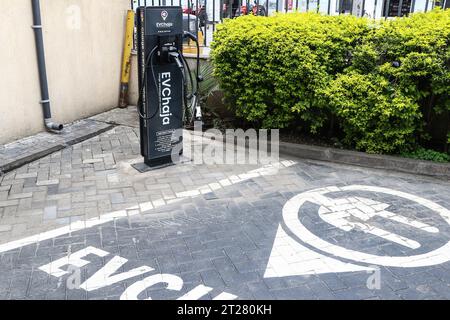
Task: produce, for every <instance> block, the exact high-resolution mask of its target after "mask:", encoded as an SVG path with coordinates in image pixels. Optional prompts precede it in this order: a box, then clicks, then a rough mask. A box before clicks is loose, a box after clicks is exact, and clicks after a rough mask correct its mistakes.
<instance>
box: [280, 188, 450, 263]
mask: <svg viewBox="0 0 450 320" xmlns="http://www.w3.org/2000/svg"><path fill="white" fill-rule="evenodd" d="M339 191H368V192H375V193H384V194H388V195H393V196H397V197H400V198H404V199H408V200H411V201H414V202H416V203H418V204H420V205H422V206H425V207H427V208H428V209H430V210H432V211H435V212H436V213H438V214H439V215H440V216H441V217H442V218H443V219H444V220H445V221H446V222H447V223H449V224H450V210H448V209H446V208H444V207H442V206H440V205H438V204H437V203H435V202H432V201H429V200H427V199H424V198H421V197H418V196H415V195H412V194H408V193H405V192H401V191H396V190H392V189H388V188H381V187H371V186H359V185H355V186H348V187H342V188H338V187H329V188H321V189H316V190H312V191H308V192H304V193H301V194H299V195H297V196H295V197H294V198H292V199H290V200H289V201H288V202H287V203H286V205H285V206H284V208H283V220H284V222H285V224H286V226H287V227H288V228H289V230H290V231H291V232H292V233H294V234H295V236H297V237H298V238H299V239H300V240H301V241H303V242H305V243H307V244H309V245H311V246H313V247H315V248H317V249H318V250H319V251H321V252H325V253H328V254H331V255H334V256H336V257H340V258H344V259H348V260H351V261H356V262H362V263H367V264H371V265H381V266H391V267H402V268H415V267H425V266H432V265H437V264H441V263H445V262H447V261H450V241H449V242H447V243H446V244H445V245H443V246H441V247H440V248H438V249H436V250H433V251H430V252H427V253H424V254H419V255H412V256H394V257H393V256H378V255H373V254H368V253H364V252H359V251H356V250H351V249H346V248H344V247H341V246H338V245H335V244H332V243H330V242H327V241H325V240H323V239H322V238H320V237H318V236H317V235H315V234H314V233H312V232H311V231H310V230H309V229H308V228H306V227H305V226H304V225H303V224H302V223H301V222H300V220H299V218H298V217H299V214H301V213H299V210H300V209H301V207H302V206H303V204H304V203H306V202H314V203H321V202H320V200H321V199H322V198H326V199H327V201H325V203H322V205H323V206H324V207H326V206H327V205H330V199H328V198H327V197H324V194H326V193H329V192H339Z"/></svg>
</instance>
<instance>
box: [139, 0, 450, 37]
mask: <svg viewBox="0 0 450 320" xmlns="http://www.w3.org/2000/svg"><path fill="white" fill-rule="evenodd" d="M438 2H439V4H438V5H440V6H441V7H443V8H448V7H450V5H449V3H450V0H438ZM435 5H436V2H435V1H434V0H131V8H132V9H133V10H135V9H136V8H138V7H139V6H181V7H182V8H183V12H184V19H185V30H187V31H189V32H192V33H195V34H200V35H201V38H202V44H203V46H209V44H210V43H211V41H212V37H213V34H214V31H215V30H216V25H217V24H218V23H221V22H222V21H223V19H225V18H236V17H239V16H242V15H248V14H253V15H259V16H269V15H271V14H274V13H276V12H286V13H287V12H293V11H299V12H307V11H309V12H320V13H323V14H328V15H339V14H351V15H356V16H360V17H362V16H366V17H370V18H374V19H375V18H387V17H395V16H403V15H407V14H409V13H412V12H417V11H422V12H427V11H430V10H431V9H433V8H434V7H435Z"/></svg>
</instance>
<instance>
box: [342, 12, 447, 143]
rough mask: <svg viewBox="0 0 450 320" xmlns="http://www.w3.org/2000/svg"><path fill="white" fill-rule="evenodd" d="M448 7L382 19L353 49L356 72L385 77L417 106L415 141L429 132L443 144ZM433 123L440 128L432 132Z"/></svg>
mask: <svg viewBox="0 0 450 320" xmlns="http://www.w3.org/2000/svg"><path fill="white" fill-rule="evenodd" d="M449 44H450V10H445V11H444V10H439V9H437V10H433V11H431V12H428V13H417V14H413V15H411V16H410V17H405V18H401V19H395V20H392V21H387V22H382V23H381V24H380V25H379V26H378V27H377V28H375V29H374V30H373V31H372V32H370V33H368V34H367V36H366V38H365V39H364V40H363V45H362V46H359V47H358V48H356V50H355V53H354V59H353V63H352V67H351V68H349V69H351V70H353V71H356V72H359V73H361V74H376V75H381V76H383V77H384V78H385V79H387V80H388V81H389V83H390V86H391V87H392V88H393V90H395V91H397V92H398V91H400V92H402V94H403V95H404V96H405V98H407V99H412V100H413V101H415V102H416V103H417V104H419V105H420V108H421V112H422V114H423V117H422V124H421V126H420V127H418V129H417V130H416V132H415V136H416V138H417V140H418V142H423V141H425V140H427V139H429V138H430V137H431V136H432V135H434V136H436V135H438V137H435V138H437V139H439V140H440V141H441V143H442V144H443V145H445V144H446V143H447V142H446V141H445V140H446V139H445V137H446V135H447V133H446V132H445V131H444V130H445V129H447V130H449V133H450V126H447V128H445V124H444V123H442V121H443V120H444V121H445V119H449V112H450V95H449V93H450V49H449ZM436 126H440V127H443V130H441V131H442V132H441V133H436V130H433V129H435V127H436Z"/></svg>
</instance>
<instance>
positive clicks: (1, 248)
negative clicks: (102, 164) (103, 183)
mask: <svg viewBox="0 0 450 320" xmlns="http://www.w3.org/2000/svg"><path fill="white" fill-rule="evenodd" d="M295 164H297V162H295V161H291V160H284V161H280V162H276V163H274V164H271V165H266V166H264V167H262V168H259V169H256V170H252V171H249V172H247V173H244V174H241V175H238V176H233V177H231V178H233V179H231V178H230V179H223V180H221V181H219V184H220V185H221V188H225V187H226V186H231V185H234V184H237V183H241V182H244V181H247V180H250V179H253V178H256V177H260V176H267V175H274V174H276V173H277V172H278V170H279V169H282V168H288V167H291V166H294V165H295ZM207 186H208V185H207ZM205 187H206V186H200V187H198V188H195V189H192V190H189V191H186V193H185V194H183V195H182V196H180V197H179V198H177V199H172V200H170V201H165V200H164V199H161V201H154V202H147V203H141V204H140V207H141V208H142V207H145V208H149V207H151V208H152V209H154V208H159V207H162V206H165V205H167V204H169V203H170V204H172V203H176V202H180V201H182V200H184V199H187V198H191V197H194V196H198V195H200V190H204V189H205ZM208 188H209V187H208ZM132 209H135V207H133V208H128V209H125V210H119V211H114V212H110V213H107V214H104V215H101V216H100V218H92V219H88V220H83V221H76V222H73V223H71V224H69V225H67V226H64V227H61V228H58V229H54V230H51V231H46V232H43V233H40V234H37V235H34V236H30V237H26V238H23V239H19V240H15V241H12V242H8V243H5V244H2V245H0V253H3V252H6V251H11V250H14V249H17V248H21V247H23V246H26V245H30V244H33V243H37V242H40V241H44V240H48V239H53V238H56V237H59V236H62V235H65V234H68V233H71V232H76V231H79V230H83V229H87V228H91V227H95V226H98V225H101V224H104V223H108V222H111V221H114V219H117V218H122V217H127V216H129V217H131V216H135V215H139V214H140V210H135V211H132V212H134V213H129V212H127V210H132ZM152 209H150V210H152Z"/></svg>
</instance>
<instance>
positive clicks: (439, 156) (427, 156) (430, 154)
mask: <svg viewBox="0 0 450 320" xmlns="http://www.w3.org/2000/svg"><path fill="white" fill-rule="evenodd" d="M402 156H403V157H406V158H412V159H419V160H428V161H435V162H450V155H448V154H446V153H443V152H438V151H434V150H430V149H425V148H418V149H416V150H414V151H413V152H405V153H402Z"/></svg>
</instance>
